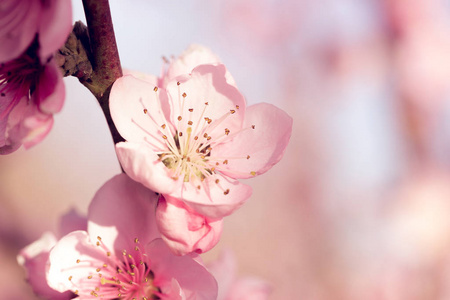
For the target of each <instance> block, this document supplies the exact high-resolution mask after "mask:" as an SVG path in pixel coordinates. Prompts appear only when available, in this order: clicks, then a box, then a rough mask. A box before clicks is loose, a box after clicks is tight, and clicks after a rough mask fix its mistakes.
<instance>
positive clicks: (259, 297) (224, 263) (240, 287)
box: [208, 249, 272, 300]
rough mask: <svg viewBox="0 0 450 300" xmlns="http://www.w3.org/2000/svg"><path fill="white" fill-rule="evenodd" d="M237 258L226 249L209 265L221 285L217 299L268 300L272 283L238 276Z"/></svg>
mask: <svg viewBox="0 0 450 300" xmlns="http://www.w3.org/2000/svg"><path fill="white" fill-rule="evenodd" d="M236 266H237V263H236V259H235V257H234V255H233V253H232V252H231V251H230V250H228V249H226V250H223V252H222V253H221V255H220V257H219V258H218V259H217V260H216V261H213V262H212V263H210V264H209V265H208V269H209V270H210V271H211V273H213V275H214V277H215V278H216V280H217V283H218V285H219V294H218V296H217V300H266V299H268V298H269V295H270V293H271V290H272V289H271V287H270V285H269V284H268V283H267V282H265V281H263V280H261V279H259V278H256V277H241V278H237V276H236V275H237V270H236Z"/></svg>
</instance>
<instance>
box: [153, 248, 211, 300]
mask: <svg viewBox="0 0 450 300" xmlns="http://www.w3.org/2000/svg"><path fill="white" fill-rule="evenodd" d="M146 250H147V254H148V256H149V257H151V258H152V266H151V269H152V271H153V272H154V274H155V281H154V283H155V285H156V286H162V287H163V288H162V292H163V293H164V285H165V283H167V282H171V279H172V278H175V279H176V280H177V282H178V284H179V285H180V287H181V288H182V290H183V292H184V293H185V295H186V299H196V300H202V299H204V300H211V299H216V298H217V282H216V280H215V279H214V277H213V276H212V275H211V273H209V271H208V270H207V269H206V268H205V267H204V266H203V265H201V264H200V263H198V262H197V261H196V260H194V259H192V257H190V256H189V255H185V256H175V255H173V254H172V252H171V251H170V249H169V248H168V247H167V245H166V244H165V243H164V242H163V241H162V240H161V239H156V240H154V241H153V242H151V243H150V244H149V245H147V247H146Z"/></svg>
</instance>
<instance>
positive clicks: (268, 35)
mask: <svg viewBox="0 0 450 300" xmlns="http://www.w3.org/2000/svg"><path fill="white" fill-rule="evenodd" d="M73 8H74V20H84V16H83V10H82V5H81V1H80V0H73ZM111 11H112V15H113V21H114V26H115V29H116V36H117V42H118V46H119V52H120V56H121V60H122V64H123V66H124V67H125V68H129V69H134V70H138V71H142V72H146V73H151V74H159V73H160V69H161V66H162V59H161V57H162V56H166V57H169V58H170V57H171V56H172V55H174V56H177V55H179V54H180V53H181V52H182V51H183V50H184V49H186V48H187V47H188V45H189V44H191V43H197V44H202V45H205V46H207V47H209V48H211V49H212V50H213V51H214V52H215V53H217V55H218V56H219V57H220V58H221V59H222V61H223V62H224V63H225V64H226V66H227V67H228V69H229V70H230V72H231V74H232V75H233V76H234V78H235V79H236V82H237V84H238V86H239V88H240V90H241V91H242V92H243V94H244V95H245V96H246V98H247V101H248V103H249V104H253V103H257V102H270V103H273V104H275V105H277V106H278V107H280V108H282V109H284V110H286V111H287V112H288V113H289V114H290V115H291V116H292V117H293V118H294V128H293V132H292V138H291V142H290V145H289V147H288V149H287V151H286V154H285V156H284V158H283V160H282V161H281V162H280V163H279V164H278V165H277V166H275V167H274V168H273V169H272V170H271V171H269V172H268V173H266V174H265V175H263V176H260V177H257V178H255V179H252V180H248V181H247V183H248V184H250V185H252V186H253V188H254V194H253V196H252V198H251V199H250V200H249V201H248V202H247V204H246V205H244V206H243V207H242V208H241V209H240V210H239V211H237V212H236V213H235V214H233V215H232V216H230V217H228V218H226V220H225V228H224V233H223V237H222V240H221V241H220V243H219V244H218V245H217V246H216V248H214V249H213V250H212V251H211V252H209V253H207V254H206V255H205V256H204V258H205V260H206V261H212V260H214V259H215V258H216V257H217V256H218V255H219V253H220V251H221V249H223V248H229V249H231V250H232V251H233V252H234V254H235V256H236V260H237V263H238V270H239V275H242V276H244V275H245V276H247V275H248V276H255V277H258V278H261V279H264V280H266V281H267V282H269V283H270V284H271V285H272V288H273V292H272V294H271V297H270V299H305V300H310V299H311V300H331V299H333V300H334V299H349V300H350V299H351V300H352V299H355V300H356V299H358V300H361V299H369V300H370V299H373V300H384V299H386V300H395V299H407V300H409V299H412V300H416V299H417V300H419V299H426V300H430V299H431V300H433V299H439V300H446V299H450V172H449V171H450V155H449V150H450V121H449V120H450V102H449V100H450V2H449V1H445V0H417V1H414V2H413V3H411V2H410V1H404V0H283V1H279V0H219V1H205V0H191V1H162V0H158V1H157V0H131V1H122V0H111ZM65 81H66V90H67V98H66V104H65V106H64V109H63V111H62V112H61V113H60V114H58V115H57V116H55V125H54V128H53V130H52V132H51V133H50V135H49V136H48V137H47V138H46V139H45V140H44V141H43V142H42V143H41V144H39V145H37V146H35V147H34V148H32V149H30V150H28V151H24V150H20V151H17V152H16V153H14V154H12V155H9V156H3V157H0V182H1V184H0V238H1V240H0V260H1V261H2V267H1V268H0V290H1V295H2V296H1V297H2V299H8V300H15V299H37V298H36V297H35V296H33V295H32V293H31V289H30V288H29V287H28V286H27V285H26V283H25V281H24V272H23V270H22V269H21V268H20V267H19V266H18V265H17V263H16V259H15V257H16V255H17V252H18V251H19V250H20V249H21V248H22V247H24V246H25V245H27V244H29V243H31V242H32V241H34V240H36V239H37V238H39V237H40V236H41V234H42V233H43V232H44V231H47V230H51V231H56V230H57V227H58V222H59V217H60V215H61V214H63V213H66V212H67V211H69V210H70V209H76V210H77V211H78V212H80V213H82V214H83V213H86V210H87V207H88V204H89V202H90V200H91V199H92V197H93V195H94V193H95V192H96V190H97V189H98V188H99V187H100V186H101V185H102V184H103V183H104V182H106V181H107V180H108V179H109V178H111V177H112V176H113V175H115V174H117V173H119V172H120V168H119V165H118V162H117V160H116V158H115V153H114V148H113V143H112V140H111V138H110V135H109V131H108V128H107V126H106V122H105V121H104V119H103V115H102V112H101V110H100V108H99V106H98V105H97V102H96V100H95V98H94V97H93V96H91V95H90V93H89V92H88V91H87V90H86V89H85V88H84V87H83V86H81V85H80V84H79V83H78V82H77V80H76V79H74V78H67V79H65Z"/></svg>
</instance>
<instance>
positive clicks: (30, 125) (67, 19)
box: [0, 0, 72, 154]
mask: <svg viewBox="0 0 450 300" xmlns="http://www.w3.org/2000/svg"><path fill="white" fill-rule="evenodd" d="M71 13H72V8H71V3H70V1H68V0H50V1H40V0H19V1H6V2H4V3H2V5H1V7H0V25H1V28H2V30H1V32H0V154H7V153H10V152H12V151H14V150H16V149H18V148H19V147H20V146H21V145H22V144H23V145H24V146H25V147H26V148H28V147H31V146H33V145H35V144H36V143H38V142H40V141H41V140H42V139H43V138H44V137H45V135H46V134H47V133H48V132H49V130H50V129H51V127H52V125H53V117H52V115H53V113H56V112H59V111H60V110H61V108H62V105H63V102H64V94H65V90H64V84H63V82H62V74H61V71H60V70H59V68H58V66H57V65H56V63H55V62H54V60H53V59H52V57H53V53H54V52H55V51H56V50H58V49H59V47H61V46H62V45H63V44H64V42H65V40H66V39H67V37H68V35H69V32H70V30H71V28H72V20H71Z"/></svg>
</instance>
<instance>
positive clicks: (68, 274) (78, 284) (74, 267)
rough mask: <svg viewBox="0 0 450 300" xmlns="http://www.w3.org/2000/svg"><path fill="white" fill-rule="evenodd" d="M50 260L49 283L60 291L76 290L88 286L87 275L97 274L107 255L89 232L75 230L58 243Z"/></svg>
mask: <svg viewBox="0 0 450 300" xmlns="http://www.w3.org/2000/svg"><path fill="white" fill-rule="evenodd" d="M49 261H50V266H49V268H48V270H47V282H48V285H49V286H50V287H51V288H53V289H55V290H57V291H59V292H65V291H67V290H70V291H72V292H75V291H77V290H78V289H79V288H82V287H85V286H86V284H87V282H88V280H89V279H88V278H87V277H88V276H89V275H94V273H95V274H96V271H95V269H96V268H97V267H98V266H102V265H103V264H104V262H105V261H107V257H106V255H105V254H104V253H102V252H101V251H100V250H99V248H98V247H97V248H96V246H94V244H93V243H92V242H91V240H90V238H89V236H88V234H87V232H85V231H74V232H71V233H69V234H68V235H66V236H64V237H63V238H61V240H59V241H58V242H57V243H56V245H55V246H54V247H53V249H52V250H51V251H50V256H49ZM77 261H79V263H77ZM69 278H70V280H69Z"/></svg>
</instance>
